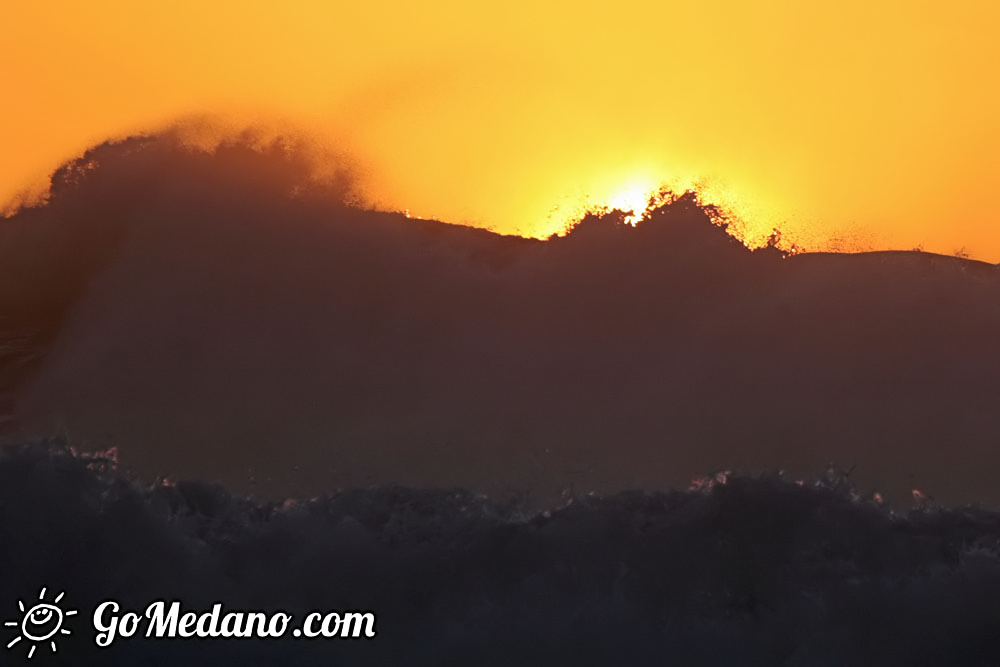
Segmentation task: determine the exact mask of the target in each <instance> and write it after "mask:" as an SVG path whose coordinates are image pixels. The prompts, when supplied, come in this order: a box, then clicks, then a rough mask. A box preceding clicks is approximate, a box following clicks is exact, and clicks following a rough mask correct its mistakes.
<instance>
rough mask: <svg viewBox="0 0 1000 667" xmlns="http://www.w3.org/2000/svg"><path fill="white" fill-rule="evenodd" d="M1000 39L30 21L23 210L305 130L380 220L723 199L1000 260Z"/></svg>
mask: <svg viewBox="0 0 1000 667" xmlns="http://www.w3.org/2000/svg"><path fill="white" fill-rule="evenodd" d="M998 34H1000V3H996V2H993V1H988V2H987V1H977V2H970V1H963V0H957V1H956V2H951V3H944V4H942V3H940V2H928V1H925V0H906V1H899V2H896V1H893V2H887V1H879V0H839V1H838V2H822V3H816V2H803V1H802V0H779V1H767V0H756V1H753V2H737V1H735V0H728V1H726V0H697V1H695V0H688V1H687V2H683V3H681V2H670V1H664V0H656V1H653V2H632V1H630V0H619V1H617V2H610V3H596V2H574V3H570V2H565V1H558V2H548V3H519V2H513V1H510V0H508V1H505V2H502V3H500V2H497V3H476V2H468V1H467V0H466V1H463V2H451V1H442V0H436V1H431V2H420V3H417V2H412V1H406V2H403V1H400V0H393V1H389V0H368V1H366V2H353V3H335V2H330V1H319V0H315V1H313V2H307V1H303V0H284V1H283V2H280V3H274V2H260V1H259V0H257V1H255V0H240V1H238V2H237V1H234V0H213V2H205V1H204V0H174V1H173V2H170V3H122V2H120V1H119V0H87V1H86V2H82V1H80V2H77V1H67V0H63V1H57V2H47V1H44V0H39V1H38V2H13V1H11V0H6V1H4V2H2V3H0V82H2V88H0V90H2V98H0V99H2V100H3V101H2V102H0V199H4V200H6V199H8V198H9V197H11V196H13V195H14V194H15V193H16V192H17V191H19V190H20V189H22V188H24V187H26V186H30V185H32V184H37V183H38V182H39V181H40V179H42V178H44V177H45V176H46V175H47V174H48V173H49V172H50V171H51V170H52V169H53V168H54V167H55V166H57V164H59V163H60V162H61V161H63V160H65V159H67V158H70V157H72V156H74V155H76V154H78V153H80V152H81V151H82V150H83V149H85V148H86V147H87V146H88V145H91V144H93V143H97V142H100V141H102V140H104V139H106V138H109V137H112V136H121V135H123V134H127V133H133V132H138V131H143V130H155V129H157V128H160V127H162V126H164V125H165V124H168V123H171V122H173V121H175V120H176V119H178V118H180V117H186V116H191V115H198V114H203V113H211V114H223V115H225V116H226V117H231V118H234V119H236V122H244V121H247V120H250V119H253V120H254V121H257V122H259V121H261V120H262V119H263V120H264V121H266V122H269V123H270V122H277V121H278V120H279V119H280V120H281V121H282V122H285V121H287V122H290V123H292V124H294V125H296V126H299V127H304V128H306V129H307V130H308V131H310V132H312V133H314V134H315V135H316V136H317V137H318V138H320V139H321V140H322V141H324V142H327V143H329V144H330V145H331V146H335V147H336V148H337V149H338V150H344V151H347V152H348V153H349V154H350V155H351V156H352V157H353V159H354V160H355V161H356V162H357V163H358V164H360V165H361V166H362V167H363V173H364V182H365V184H366V186H367V191H368V193H369V195H370V196H371V198H372V199H373V200H375V201H377V202H378V203H379V204H380V205H382V206H386V207H393V208H398V209H404V208H408V209H410V210H411V211H412V213H413V214H415V215H421V216H425V217H437V218H440V219H444V220H447V221H452V222H469V223H474V224H479V225H484V226H490V227H493V228H495V229H497V230H499V231H504V232H514V231H519V232H521V233H525V234H546V233H548V232H550V231H553V230H555V229H556V228H558V227H559V226H560V224H561V223H562V222H563V219H564V217H565V216H566V215H567V212H568V211H573V210H576V209H577V208H579V207H580V206H581V205H583V204H585V203H588V202H589V203H592V204H600V203H602V202H604V201H608V200H618V199H620V198H621V197H622V193H623V192H636V191H642V190H644V189H646V188H652V187H654V186H656V185H657V184H659V183H661V182H668V183H673V184H675V185H677V186H680V187H687V186H688V185H690V184H692V183H696V182H697V183H702V184H704V187H705V188H706V192H707V193H708V194H707V196H708V197H710V198H714V199H717V200H719V201H723V202H724V203H728V204H730V205H732V206H734V207H736V208H737V209H738V211H739V212H741V213H742V214H743V215H745V216H747V217H748V218H749V219H750V220H751V221H752V222H753V224H754V225H755V229H756V230H757V231H758V232H760V233H763V231H764V230H768V229H770V228H771V227H772V226H779V227H782V228H783V229H784V230H785V232H786V234H787V235H788V236H790V237H791V238H793V239H795V240H798V241H799V242H800V243H802V244H804V245H806V246H807V247H817V248H818V247H822V246H824V245H832V247H835V248H838V247H839V248H844V249H853V248H863V247H879V248H881V247H898V248H912V247H916V246H922V247H923V248H924V249H926V250H934V251H938V252H945V253H952V252H955V251H957V250H960V249H964V250H965V251H967V252H969V253H971V254H972V255H973V256H975V257H980V258H983V259H988V260H990V261H993V262H997V261H1000V187H998V185H1000V183H998V177H1000V158H998V155H1000V127H998V121H997V119H998V118H1000V86H997V71H998V69H1000V39H997V35H998ZM554 206H559V207H560V208H558V209H553V207H554Z"/></svg>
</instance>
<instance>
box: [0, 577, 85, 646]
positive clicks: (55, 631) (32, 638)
mask: <svg viewBox="0 0 1000 667" xmlns="http://www.w3.org/2000/svg"><path fill="white" fill-rule="evenodd" d="M45 590H46V589H44V588H43V589H42V592H41V593H40V594H39V596H38V604H36V605H35V606H33V607H32V608H31V609H28V610H25V608H24V603H23V602H21V601H20V600H18V601H17V606H18V608H19V609H20V610H21V614H22V617H21V620H20V621H6V622H4V625H5V626H6V627H18V626H20V628H21V634H19V635H18V636H17V637H15V638H14V639H12V640H11V641H10V643H9V644H7V648H8V649H11V648H14V646H15V645H17V644H18V643H20V642H22V641H25V640H27V643H29V644H31V648H29V649H28V659H29V660H30V659H31V658H32V656H34V655H35V649H37V648H38V645H39V644H43V643H46V642H48V644H49V647H50V648H51V649H52V652H53V653H55V652H56V641H55V638H56V635H69V634H73V633H71V632H70V631H69V630H67V629H66V628H64V627H63V626H62V625H63V621H65V620H66V617H67V616H73V615H74V614H76V611H75V610H72V609H71V610H69V611H65V612H64V611H63V610H62V609H60V608H59V607H58V606H57V605H58V604H59V602H60V601H61V600H62V598H63V595H65V593H60V594H59V595H57V596H56V598H55V600H54V601H53V602H45Z"/></svg>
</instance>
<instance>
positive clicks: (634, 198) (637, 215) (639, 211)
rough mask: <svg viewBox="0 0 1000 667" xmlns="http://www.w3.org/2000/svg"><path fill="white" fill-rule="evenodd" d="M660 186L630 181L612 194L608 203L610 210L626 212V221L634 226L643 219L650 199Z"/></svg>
mask: <svg viewBox="0 0 1000 667" xmlns="http://www.w3.org/2000/svg"><path fill="white" fill-rule="evenodd" d="M657 190H658V188H657V187H656V186H653V185H651V184H649V183H641V182H633V183H629V184H628V185H626V186H625V187H623V188H622V189H621V190H619V191H618V192H616V193H615V194H614V195H612V196H611V197H610V198H609V199H608V200H607V203H606V206H607V207H608V208H609V209H610V210H618V211H621V212H622V213H625V214H626V216H625V222H626V223H628V224H630V225H632V226H633V227H634V226H635V225H636V224H638V223H639V221H640V220H642V217H643V215H644V214H645V212H646V208H647V206H648V205H649V202H650V199H651V198H653V197H655V196H656V193H657Z"/></svg>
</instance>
